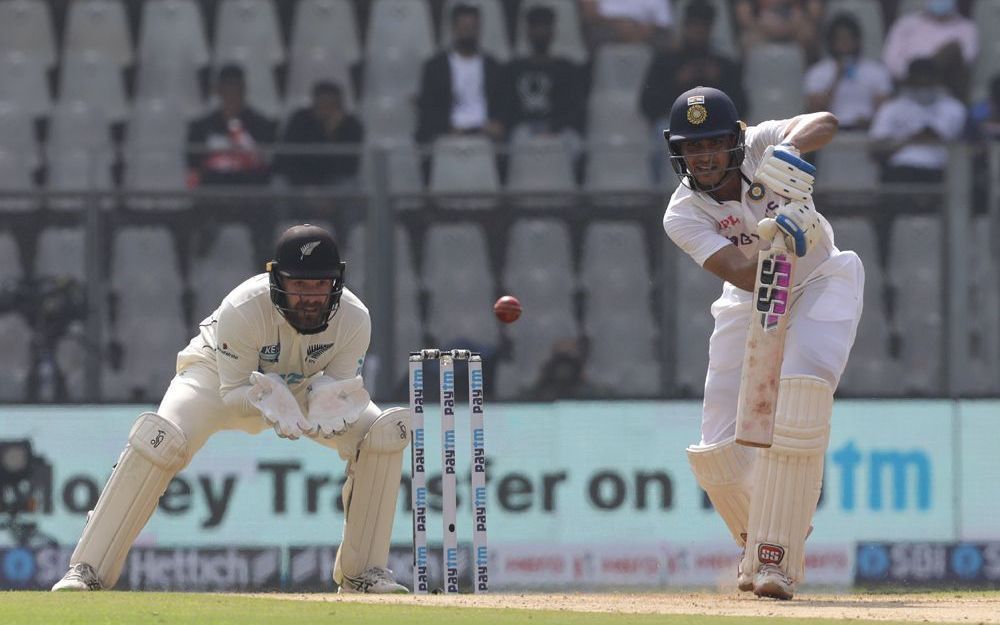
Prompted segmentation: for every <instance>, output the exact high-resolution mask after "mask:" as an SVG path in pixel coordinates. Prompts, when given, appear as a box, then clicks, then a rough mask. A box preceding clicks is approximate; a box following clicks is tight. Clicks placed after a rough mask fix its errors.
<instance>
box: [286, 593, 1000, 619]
mask: <svg viewBox="0 0 1000 625" xmlns="http://www.w3.org/2000/svg"><path fill="white" fill-rule="evenodd" d="M267 596H268V597H272V598H282V599H297V600H302V601H331V602H340V601H353V602H363V603H391V604H405V605H428V606H431V605H432V606H452V607H455V606H461V607H469V608H516V609H522V610H559V611H568V612H611V613H622V614H701V615H714V616H761V617H769V616H773V617H795V618H829V619H861V620H878V621H921V622H933V623H998V624H1000V596H983V597H966V596H962V595H955V596H953V597H948V596H947V595H934V596H927V595H917V594H914V595H818V594H817V595H808V594H807V595H802V596H801V597H796V598H795V600H794V601H773V600H765V599H757V598H756V597H753V596H752V595H745V594H740V595H737V594H731V595H726V594H713V593H676V594H653V593H650V594H583V593H581V594H572V593H566V594H562V593H556V594H488V595H457V596H456V595H452V596H445V595H426V596H421V597H416V596H412V595H393V596H369V595H326V594H277V595H267Z"/></svg>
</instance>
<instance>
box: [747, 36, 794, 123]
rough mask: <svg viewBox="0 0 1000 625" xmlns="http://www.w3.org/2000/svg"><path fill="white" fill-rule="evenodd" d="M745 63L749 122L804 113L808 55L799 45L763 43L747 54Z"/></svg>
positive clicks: (784, 117) (785, 117)
mask: <svg viewBox="0 0 1000 625" xmlns="http://www.w3.org/2000/svg"><path fill="white" fill-rule="evenodd" d="M745 63H746V64H745V66H744V69H743V82H744V84H746V85H748V87H749V94H748V95H749V99H750V105H749V106H750V110H749V114H748V115H747V119H748V121H749V122H750V123H759V122H761V121H764V120H768V119H787V118H789V117H794V116H795V115H798V114H800V113H802V112H803V111H804V110H805V96H804V95H803V92H802V80H803V77H804V75H805V54H804V53H803V52H802V49H801V48H800V47H799V46H797V45H795V44H781V43H764V44H760V45H757V46H754V47H753V48H752V49H751V50H750V51H749V52H747V57H746V61H745Z"/></svg>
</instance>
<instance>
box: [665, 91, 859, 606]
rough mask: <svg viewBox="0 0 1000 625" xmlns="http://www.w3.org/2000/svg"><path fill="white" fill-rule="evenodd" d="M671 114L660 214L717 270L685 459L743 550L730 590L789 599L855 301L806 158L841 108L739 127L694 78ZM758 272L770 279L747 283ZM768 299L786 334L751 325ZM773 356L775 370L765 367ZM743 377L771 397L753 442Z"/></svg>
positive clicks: (846, 256)
mask: <svg viewBox="0 0 1000 625" xmlns="http://www.w3.org/2000/svg"><path fill="white" fill-rule="evenodd" d="M669 124H670V127H669V128H668V129H667V130H665V131H664V133H663V134H664V138H665V139H666V141H667V146H668V151H669V156H670V163H671V165H672V167H673V170H674V172H675V173H676V174H677V175H678V176H679V177H680V180H681V184H680V186H678V188H677V190H676V191H675V192H674V194H673V196H672V197H671V198H670V202H669V204H668V206H667V210H666V214H665V215H664V218H663V227H664V229H665V230H666V232H667V235H668V236H669V237H670V239H671V240H672V241H673V242H674V243H675V244H676V245H677V246H678V247H680V248H681V249H682V250H683V251H684V252H686V253H687V254H688V255H689V256H690V257H691V258H692V259H694V261H695V262H696V263H698V264H699V265H701V266H702V267H703V268H705V269H706V270H708V271H710V272H711V273H713V274H715V275H716V276H718V277H719V278H721V279H722V280H723V282H724V284H723V287H722V294H721V295H720V296H719V298H718V299H717V300H716V301H715V302H714V303H713V304H712V308H711V312H712V316H713V318H714V319H715V327H714V330H713V332H712V336H711V339H710V341H709V350H708V353H709V365H708V372H707V374H706V377H705V393H704V403H703V406H702V425H701V441H700V442H698V444H696V445H692V446H690V447H689V448H688V449H687V454H688V459H689V461H690V464H691V469H692V471H693V472H694V475H695V477H696V478H697V480H698V483H699V485H701V487H702V488H703V489H704V490H705V491H706V493H708V496H709V498H710V499H711V501H712V504H713V505H714V507H715V509H716V511H718V513H719V515H720V516H722V519H723V520H724V521H725V523H726V525H727V526H728V528H729V531H730V532H731V533H732V536H733V538H734V539H735V540H736V542H737V544H739V545H740V546H741V547H742V548H743V549H744V555H743V558H742V561H741V562H740V567H739V571H738V572H737V585H738V587H739V589H740V590H742V591H753V592H754V593H755V594H756V595H757V596H759V597H772V598H776V599H791V598H792V596H793V595H794V593H795V588H796V584H798V583H801V582H802V580H803V578H804V573H805V571H804V567H805V557H804V548H805V541H806V537H807V536H808V534H809V533H810V531H811V529H812V525H811V524H812V518H813V514H814V513H815V511H816V505H817V502H818V500H819V493H820V486H821V485H822V481H823V458H824V454H825V452H826V448H827V444H828V441H829V433H830V418H831V412H832V407H833V393H834V391H835V390H836V388H837V384H838V382H839V381H840V376H841V374H842V373H843V371H844V367H845V366H846V365H847V358H848V355H849V353H850V351H851V346H852V345H853V343H854V337H855V333H856V331H857V325H858V321H859V319H860V317H861V309H862V305H863V298H862V295H863V290H864V268H863V267H862V264H861V260H860V259H859V258H858V256H857V254H855V253H854V252H850V251H843V250H839V249H837V247H836V246H835V245H834V237H833V231H832V229H831V228H830V224H829V223H828V222H827V220H826V219H825V218H824V217H823V216H822V215H820V214H819V213H818V212H817V211H816V208H815V206H814V204H813V198H812V191H813V181H814V177H815V173H816V172H815V169H814V167H813V166H812V165H811V164H809V163H808V162H807V161H805V160H803V159H802V154H804V153H807V152H812V151H814V150H818V149H820V148H822V147H823V146H824V145H826V144H827V143H829V142H830V140H831V139H832V138H833V136H834V134H836V132H837V119H836V117H834V116H833V115H832V114H830V113H826V112H821V113H811V114H806V115H799V116H796V117H793V118H791V119H786V120H772V121H766V122H763V123H761V124H759V125H756V126H750V127H747V125H746V124H745V123H744V122H742V121H740V119H739V116H738V114H737V112H736V107H735V106H734V105H733V102H732V100H730V98H729V97H728V96H727V95H726V94H725V93H723V92H722V91H719V90H718V89H712V88H706V87H696V88H694V89H692V90H690V91H687V92H685V93H683V94H681V96H680V97H678V98H677V100H676V101H675V102H674V105H673V107H672V108H671V111H670V119H669ZM772 245H774V248H773V249H774V250H781V249H782V247H781V246H787V248H788V250H789V252H788V262H787V263H785V262H782V263H781V264H780V266H781V267H783V268H784V269H782V270H781V272H783V273H781V272H779V274H780V275H778V278H777V280H776V281H775V280H774V274H773V270H774V266H773V265H772V266H770V267H769V271H770V273H768V274H767V275H762V276H759V275H758V274H759V273H762V272H759V271H758V252H759V251H760V250H770V249H771V246H772ZM761 266H765V267H767V266H766V265H765V264H762V265H761ZM792 268H794V269H792ZM762 277H763V278H764V282H765V283H766V284H765V286H764V287H763V288H755V283H756V285H757V286H758V287H760V284H761V278H762ZM768 285H770V286H768ZM772 287H773V288H772ZM680 295H681V296H682V297H683V294H680ZM772 300H773V301H772ZM774 302H777V305H776V306H774V307H772V308H770V310H771V312H776V313H780V314H779V315H778V316H777V317H775V318H778V317H780V316H781V315H784V316H785V317H787V318H786V319H783V320H782V323H781V324H780V327H779V326H778V325H777V324H776V325H775V328H776V329H780V330H781V333H780V334H775V335H774V337H772V336H766V337H765V335H764V334H763V332H762V331H761V332H758V333H757V334H756V335H755V334H754V327H753V326H752V323H759V321H760V319H761V318H760V317H759V315H758V314H757V313H758V312H759V311H760V310H762V309H765V308H768V307H769V306H772V304H774ZM762 304H763V307H762V306H761V305H762ZM748 329H750V330H751V332H750V334H749V339H748ZM755 336H759V337H763V338H762V340H765V341H768V342H771V345H772V346H775V345H776V346H778V348H779V349H778V351H777V352H773V351H772V353H776V355H777V358H756V357H755V356H756V355H757V354H756V353H755V352H757V350H760V353H761V354H767V353H768V350H765V349H763V347H762V345H760V344H758V343H759V342H758V341H757V340H756V339H755ZM779 339H780V342H778V343H774V341H777V340H779ZM748 345H749V347H748ZM782 345H783V348H782ZM775 361H778V362H775ZM779 362H780V366H778V363H779ZM745 363H746V364H745ZM769 366H770V367H771V368H772V369H773V372H774V373H773V375H772V376H771V378H772V379H768V378H767V376H766V375H761V374H760V373H761V371H765V370H767V368H768V367H769ZM758 368H760V370H759V371H758V370H757V369H758ZM741 384H744V385H746V386H747V388H744V389H743V390H744V391H745V394H747V395H751V394H754V393H756V394H757V395H758V396H766V395H767V392H768V389H773V394H774V396H775V398H776V403H775V404H774V408H773V411H772V414H773V423H772V424H769V425H771V426H773V439H771V438H770V434H771V432H770V430H769V431H768V434H769V440H768V441H767V442H766V443H763V444H761V448H755V447H749V446H745V445H741V444H738V443H737V442H736V434H737V414H738V413H739V412H740V410H739V401H740V397H741V392H740V391H741V388H740V387H741ZM751 385H752V386H753V387H752V388H750V386H751ZM741 441H743V439H741ZM744 442H745V441H744ZM768 445H769V446H768Z"/></svg>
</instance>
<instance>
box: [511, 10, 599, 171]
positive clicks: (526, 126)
mask: <svg viewBox="0 0 1000 625" xmlns="http://www.w3.org/2000/svg"><path fill="white" fill-rule="evenodd" d="M525 17H526V21H527V36H528V42H529V44H530V46H531V54H530V55H529V56H526V57H523V58H518V59H514V60H513V61H511V62H510V64H509V65H508V66H507V77H508V80H509V81H510V82H509V85H508V87H507V89H506V92H507V96H508V97H509V102H508V104H507V105H506V107H505V110H506V111H507V115H508V117H507V127H508V128H509V129H510V132H511V136H512V137H514V138H517V137H521V136H534V135H559V136H560V137H562V138H563V139H564V141H565V143H566V144H567V149H568V150H569V151H570V152H572V153H573V154H578V153H579V151H580V149H581V146H582V143H583V139H582V135H583V123H584V122H583V120H584V114H585V111H584V105H585V102H586V90H587V88H586V78H585V76H584V75H583V70H582V68H580V67H578V66H577V65H576V64H575V63H573V62H572V61H570V60H568V59H565V58H562V57H556V56H552V54H551V53H550V49H551V47H552V40H553V38H554V37H555V21H556V14H555V12H554V11H553V10H552V9H551V8H549V7H547V6H536V7H533V8H532V9H530V10H529V11H528V14H527V15H526V16H525Z"/></svg>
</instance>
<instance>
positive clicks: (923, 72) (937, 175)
mask: <svg viewBox="0 0 1000 625" xmlns="http://www.w3.org/2000/svg"><path fill="white" fill-rule="evenodd" d="M964 127H965V107H964V106H963V105H962V103H961V102H959V101H958V100H957V99H956V98H955V97H954V96H952V95H951V94H949V93H948V90H947V89H946V88H945V87H944V84H943V83H942V81H941V77H940V74H939V71H938V68H937V65H936V64H935V63H934V61H933V60H932V59H916V60H914V61H913V62H911V63H910V70H909V72H908V73H907V75H906V81H905V82H904V83H903V85H902V88H901V89H900V92H899V95H898V96H896V97H894V98H893V99H891V100H889V101H888V102H886V103H885V104H884V105H882V107H881V108H880V109H879V110H878V112H876V113H875V119H873V120H872V125H871V129H870V131H869V138H870V139H871V140H872V144H871V151H872V155H873V156H874V157H875V158H876V159H877V160H879V161H880V162H882V164H883V167H882V182H940V181H941V180H943V179H944V169H945V166H946V165H947V163H948V147H947V143H948V142H951V141H956V140H958V139H959V138H960V137H961V134H962V130H963V129H964Z"/></svg>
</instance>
